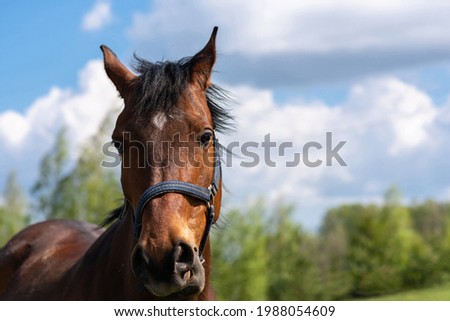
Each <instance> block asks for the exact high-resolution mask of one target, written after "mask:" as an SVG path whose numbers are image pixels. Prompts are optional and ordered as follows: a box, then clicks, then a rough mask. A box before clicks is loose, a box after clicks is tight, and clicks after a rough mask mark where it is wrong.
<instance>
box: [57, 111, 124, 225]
mask: <svg viewBox="0 0 450 321" xmlns="http://www.w3.org/2000/svg"><path fill="white" fill-rule="evenodd" d="M111 123H112V118H111V116H107V117H106V118H105V119H104V120H103V122H102V124H101V126H100V128H99V130H98V132H97V133H96V134H95V135H93V136H92V137H91V138H90V139H88V141H87V143H85V144H84V145H83V146H82V147H81V149H80V156H79V158H78V160H77V162H76V164H75V167H74V169H73V170H72V171H70V172H69V173H68V175H67V176H65V177H64V178H63V179H62V180H61V181H60V186H61V188H60V190H59V192H58V191H57V194H62V195H61V199H64V200H65V202H66V204H67V205H68V206H67V208H66V210H65V212H64V213H61V215H60V217H64V218H67V219H79V220H85V221H90V222H96V223H100V222H101V221H102V220H103V218H104V216H105V214H106V213H107V212H108V211H110V210H112V209H114V207H116V206H117V205H119V204H120V200H121V199H122V198H123V197H122V193H121V189H120V186H119V180H118V178H117V175H116V174H115V171H114V169H107V168H103V167H102V166H101V162H102V160H103V155H102V153H101V151H102V147H103V144H105V142H106V141H107V136H109V134H110V132H111V129H110V127H111Z"/></svg>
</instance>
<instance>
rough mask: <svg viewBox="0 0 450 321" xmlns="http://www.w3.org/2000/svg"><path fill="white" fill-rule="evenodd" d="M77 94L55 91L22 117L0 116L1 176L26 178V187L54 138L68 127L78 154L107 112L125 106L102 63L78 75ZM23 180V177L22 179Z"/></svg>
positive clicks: (94, 63) (10, 113)
mask: <svg viewBox="0 0 450 321" xmlns="http://www.w3.org/2000/svg"><path fill="white" fill-rule="evenodd" d="M78 81H79V85H78V89H77V90H76V91H73V90H71V89H62V88H59V87H53V88H51V89H50V90H49V92H48V93H47V94H46V95H45V96H43V97H39V98H37V99H36V100H35V101H34V102H33V103H32V105H31V106H30V107H29V108H28V109H27V110H26V111H25V112H24V113H23V114H19V113H17V112H15V111H6V112H3V113H0V152H1V153H2V154H3V155H8V157H2V158H0V176H2V177H6V173H7V172H8V171H9V170H11V169H13V168H14V169H16V170H17V171H18V173H19V174H21V177H22V175H24V174H23V173H25V177H26V178H27V180H28V181H27V182H26V184H27V186H29V185H30V184H32V180H34V179H35V178H36V177H37V166H38V163H39V160H40V159H41V157H42V155H43V154H44V153H45V152H46V151H48V149H49V148H50V147H51V146H52V144H53V141H54V138H55V134H56V132H57V131H58V129H59V128H61V126H65V127H66V128H67V130H68V135H69V137H70V147H71V148H72V150H73V152H74V153H75V152H76V150H77V148H76V147H78V146H79V145H80V143H82V142H83V141H85V140H86V139H87V138H88V137H90V136H91V135H93V134H94V133H96V132H97V130H98V127H99V125H100V122H101V121H102V120H103V119H104V118H105V116H106V114H107V113H108V112H111V111H112V110H113V109H114V108H116V109H117V107H118V106H121V105H122V102H121V101H120V99H119V97H118V95H117V93H116V89H115V88H114V86H113V84H112V83H111V81H110V80H109V79H108V78H107V76H106V74H105V71H104V68H103V62H102V61H100V60H92V61H89V62H88V63H87V64H86V65H85V66H84V68H83V69H82V70H81V72H80V74H79V79H78ZM22 178H23V177H22Z"/></svg>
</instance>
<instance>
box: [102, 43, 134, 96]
mask: <svg viewBox="0 0 450 321" xmlns="http://www.w3.org/2000/svg"><path fill="white" fill-rule="evenodd" d="M100 49H101V50H102V52H103V61H104V64H105V71H106V74H107V75H108V77H109V79H111V81H112V82H113V83H114V85H115V86H116V88H117V90H118V91H119V93H120V95H121V96H122V97H124V95H125V94H126V91H127V89H128V87H129V86H130V84H131V82H132V81H133V80H134V79H135V78H136V77H137V76H136V75H135V74H133V73H132V72H131V71H130V70H129V69H128V68H127V67H125V66H124V65H123V64H122V63H121V62H120V60H119V59H118V58H117V56H116V54H115V53H114V52H113V51H112V50H111V49H109V48H108V47H107V46H105V45H101V46H100Z"/></svg>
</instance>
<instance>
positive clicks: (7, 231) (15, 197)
mask: <svg viewBox="0 0 450 321" xmlns="http://www.w3.org/2000/svg"><path fill="white" fill-rule="evenodd" d="M2 198H3V201H4V204H3V205H2V206H1V207H0V231H1V232H0V245H2V244H4V243H6V242H7V241H8V240H9V238H10V237H11V236H12V235H13V234H15V233H17V232H18V231H19V230H20V229H22V228H23V227H25V225H26V224H27V223H28V221H29V219H28V215H27V201H26V197H25V194H24V192H23V191H22V188H21V187H20V185H19V182H18V180H17V173H16V172H15V171H12V172H11V173H10V174H9V175H8V178H7V180H6V185H5V190H4V192H3V197H2Z"/></svg>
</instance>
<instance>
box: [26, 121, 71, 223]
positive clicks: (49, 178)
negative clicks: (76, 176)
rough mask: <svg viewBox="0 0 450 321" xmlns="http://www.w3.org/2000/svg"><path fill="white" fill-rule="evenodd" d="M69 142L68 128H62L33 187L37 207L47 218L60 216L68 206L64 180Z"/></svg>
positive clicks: (46, 155)
mask: <svg viewBox="0 0 450 321" xmlns="http://www.w3.org/2000/svg"><path fill="white" fill-rule="evenodd" d="M68 162H69V157H68V142H67V137H66V129H65V128H64V127H63V128H61V129H60V130H59V131H58V133H57V135H56V139H55V143H54V145H53V147H52V148H51V149H50V151H49V152H47V153H46V154H45V155H44V158H43V159H42V161H41V164H40V170H39V179H38V181H37V182H36V183H35V184H34V186H33V187H32V190H31V193H32V194H33V195H34V196H35V198H36V204H35V207H36V209H37V211H38V212H39V213H40V214H41V215H43V216H44V217H45V218H47V219H49V218H58V216H59V215H60V213H64V212H65V209H66V208H67V205H68V204H67V200H66V198H65V197H62V196H64V195H66V194H68V193H70V191H66V190H65V189H64V188H65V187H66V185H64V184H63V183H62V182H63V181H64V175H65V173H66V172H67V167H68Z"/></svg>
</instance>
